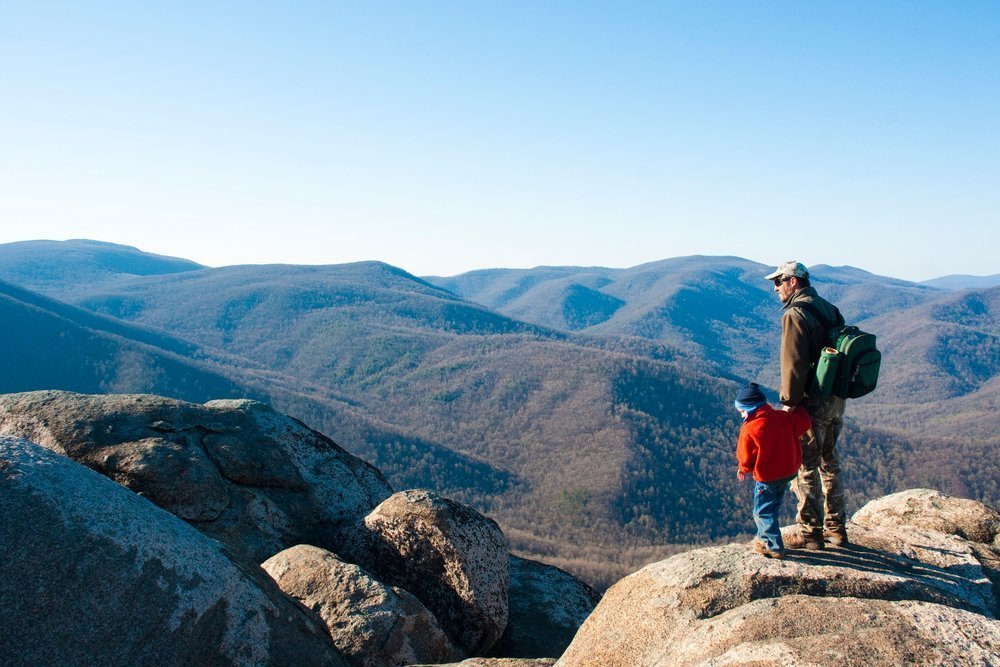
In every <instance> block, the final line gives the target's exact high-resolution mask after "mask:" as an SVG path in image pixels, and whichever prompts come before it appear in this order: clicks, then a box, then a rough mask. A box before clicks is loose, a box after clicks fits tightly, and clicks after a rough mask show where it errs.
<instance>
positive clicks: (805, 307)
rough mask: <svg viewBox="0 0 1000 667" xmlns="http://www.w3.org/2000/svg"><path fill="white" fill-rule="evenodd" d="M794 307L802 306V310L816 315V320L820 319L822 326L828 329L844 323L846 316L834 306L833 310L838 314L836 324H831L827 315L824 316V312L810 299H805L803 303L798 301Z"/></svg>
mask: <svg viewBox="0 0 1000 667" xmlns="http://www.w3.org/2000/svg"><path fill="white" fill-rule="evenodd" d="M831 305H832V304H831ZM792 308H801V309H802V310H804V311H806V312H807V313H809V314H810V315H812V316H813V317H815V318H816V320H817V321H819V323H820V326H822V327H823V328H824V329H826V330H827V331H829V330H830V329H833V327H834V326H843V325H844V316H843V315H841V314H840V309H838V308H837V307H836V306H833V312H834V313H835V314H836V315H837V322H836V324H831V323H830V320H828V319H826V317H824V316H823V313H821V312H819V308H817V307H816V306H814V305H812V304H811V303H809V302H808V301H803V302H802V303H796V304H795V305H793V306H792Z"/></svg>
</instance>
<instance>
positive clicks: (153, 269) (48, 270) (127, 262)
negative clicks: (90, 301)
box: [0, 239, 205, 291]
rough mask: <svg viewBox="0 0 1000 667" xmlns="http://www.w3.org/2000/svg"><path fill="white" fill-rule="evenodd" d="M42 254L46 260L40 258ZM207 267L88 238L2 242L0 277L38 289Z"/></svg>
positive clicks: (46, 289)
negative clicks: (80, 281)
mask: <svg viewBox="0 0 1000 667" xmlns="http://www.w3.org/2000/svg"><path fill="white" fill-rule="evenodd" d="M40 257H44V261H39V258H40ZM204 268H205V267H204V266H202V265H201V264H198V263H197V262H192V261H190V260H187V259H181V258H178V257H167V256H165V255H156V254H153V253H148V252H144V251H142V250H139V249H138V248H133V247H132V246H126V245H118V244H115V243H106V242H104V241H91V240H88V239H73V240H70V241H46V240H41V241H18V242H16V243H4V244H0V278H3V279H4V280H7V281H9V282H11V283H14V284H17V285H22V286H25V287H29V288H30V289H36V290H39V291H48V290H50V289H58V288H60V287H63V286H65V285H67V284H72V283H73V282H75V281H78V280H84V281H86V282H88V283H91V284H93V283H98V282H105V281H109V280H114V279H117V278H121V277H124V276H157V275H167V274H173V273H183V272H185V271H197V270H199V269H204Z"/></svg>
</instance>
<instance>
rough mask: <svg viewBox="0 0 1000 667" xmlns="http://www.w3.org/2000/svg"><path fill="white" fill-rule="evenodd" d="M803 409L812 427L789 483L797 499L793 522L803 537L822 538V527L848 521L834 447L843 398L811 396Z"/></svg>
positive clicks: (840, 525)
mask: <svg viewBox="0 0 1000 667" xmlns="http://www.w3.org/2000/svg"><path fill="white" fill-rule="evenodd" d="M805 408H806V412H808V413H809V416H810V417H811V418H812V421H813V426H812V430H811V431H810V432H809V433H807V434H806V435H804V436H803V437H802V467H801V468H799V474H798V477H797V478H796V479H795V481H794V482H792V490H793V491H794V492H795V497H796V498H798V501H799V503H798V516H797V517H796V521H797V522H798V524H799V529H800V530H801V531H802V535H803V537H814V538H822V535H823V528H824V526H825V527H826V528H827V529H828V530H843V529H844V524H845V522H846V521H847V517H846V516H845V513H844V487H843V485H842V484H841V481H840V461H839V460H838V459H837V450H836V446H837V436H839V435H840V430H841V428H842V427H843V425H844V399H842V398H839V397H837V396H831V397H830V398H827V399H820V400H812V399H810V400H807V401H806V402H805Z"/></svg>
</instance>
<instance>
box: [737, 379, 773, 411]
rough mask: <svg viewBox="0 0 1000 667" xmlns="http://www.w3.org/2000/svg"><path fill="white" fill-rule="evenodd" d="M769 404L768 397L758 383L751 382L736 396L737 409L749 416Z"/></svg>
mask: <svg viewBox="0 0 1000 667" xmlns="http://www.w3.org/2000/svg"><path fill="white" fill-rule="evenodd" d="M765 403H767V397H766V396H764V392H762V391H761V390H760V387H759V386H758V385H757V383H756V382H751V383H749V384H747V386H745V387H743V389H741V390H740V393H738V394H736V402H735V405H736V409H737V410H743V411H744V412H747V413H748V414H749V413H751V412H753V411H754V410H756V409H757V408H759V407H760V406H762V405H764V404H765Z"/></svg>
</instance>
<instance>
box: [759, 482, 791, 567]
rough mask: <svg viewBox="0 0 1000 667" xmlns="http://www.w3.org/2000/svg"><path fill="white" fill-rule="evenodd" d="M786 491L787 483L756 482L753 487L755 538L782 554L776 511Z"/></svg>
mask: <svg viewBox="0 0 1000 667" xmlns="http://www.w3.org/2000/svg"><path fill="white" fill-rule="evenodd" d="M787 490H788V482H758V481H756V480H754V485H753V520H754V521H755V522H756V523H757V537H758V538H760V541H761V542H763V543H764V544H765V545H766V546H767V548H768V549H770V550H771V551H777V552H779V553H780V552H783V551H784V550H785V543H784V542H782V541H781V526H780V525H779V524H778V511H779V510H780V509H781V500H782V499H783V498H784V497H785V491H787Z"/></svg>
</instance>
